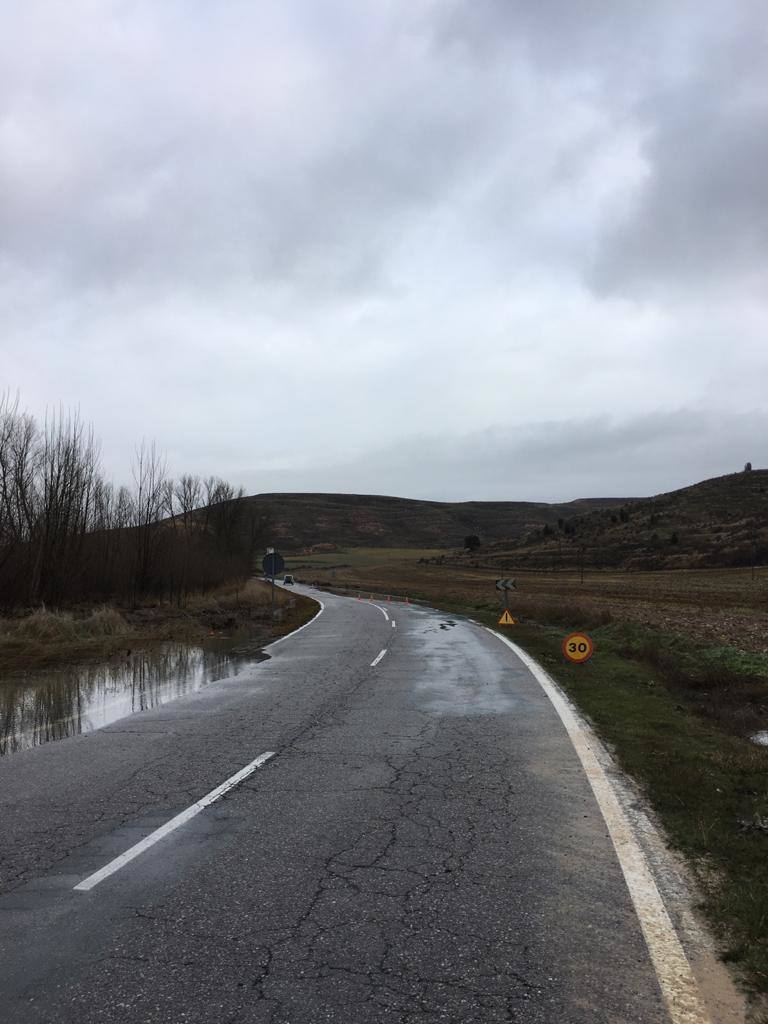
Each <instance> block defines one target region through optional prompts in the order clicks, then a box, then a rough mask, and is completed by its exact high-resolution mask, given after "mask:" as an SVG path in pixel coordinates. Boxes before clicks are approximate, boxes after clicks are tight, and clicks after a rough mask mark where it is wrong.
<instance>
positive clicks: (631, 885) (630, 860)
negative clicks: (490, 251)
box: [485, 626, 709, 1024]
mask: <svg viewBox="0 0 768 1024" xmlns="http://www.w3.org/2000/svg"><path fill="white" fill-rule="evenodd" d="M485 628H486V629H488V627H487V626H486V627H485ZM488 632H489V633H492V634H493V635H494V636H495V637H498V639H499V640H501V642H502V643H504V644H506V645H507V647H510V648H511V649H512V650H513V651H514V652H515V654H516V655H517V656H518V658H519V659H520V660H521V661H522V662H523V664H524V665H525V666H526V668H528V669H529V670H530V672H531V673H532V675H533V676H534V678H535V679H536V681H537V682H538V684H539V685H540V686H541V688H542V690H543V691H544V692H545V693H546V695H547V697H549V699H550V701H551V702H552V704H553V706H554V708H555V711H557V713H558V715H559V716H560V720H561V722H562V723H563V725H564V726H565V729H566V731H567V733H568V735H569V737H570V739H571V743H573V746H574V748H575V750H576V753H577V754H578V757H579V760H580V761H581V765H582V767H583V769H584V771H585V773H586V776H587V779H588V780H589V784H590V786H591V787H592V792H593V793H594V795H595V799H596V800H597V804H598V806H599V808H600V811H601V813H602V815H603V818H604V819H605V824H606V825H607V826H608V832H609V835H610V837H611V841H612V842H613V845H614V848H615V850H616V855H617V857H618V859H619V864H620V865H621V870H622V872H623V874H624V879H625V881H626V883H627V888H628V889H629V895H630V896H631V898H632V903H633V904H634V907H635V912H636V913H637V916H638V918H639V919H640V926H641V928H642V930H643V936H644V937H645V942H646V945H647V946H648V951H649V953H650V954H651V960H652V962H653V966H654V969H655V971H656V976H657V978H658V980H659V987H660V988H661V991H662V995H663V996H664V1000H665V1002H666V1004H667V1010H668V1011H669V1019H670V1021H672V1024H709V1016H708V1014H707V1013H706V1011H705V1010H704V1007H703V1006H702V1004H701V1000H700V998H699V991H698V987H697V985H696V979H695V978H694V976H693V972H692V971H691V967H690V964H689V963H688V960H687V958H686V956H685V951H684V950H683V947H682V945H681V944H680V940H679V938H678V937H677V933H676V932H675V928H674V925H673V924H672V922H671V920H670V918H669V914H668V913H667V911H666V908H665V906H664V902H663V900H662V898H661V894H660V893H659V890H658V888H657V886H656V882H655V881H654V878H653V875H652V874H651V869H650V867H649V866H648V862H647V861H646V859H645V854H644V853H643V851H642V849H641V848H640V844H639V843H638V841H637V839H636V838H635V836H634V833H633V832H632V826H631V825H630V823H629V820H628V819H627V817H626V815H625V814H624V811H623V810H622V808H621V805H620V803H619V801H618V798H617V797H616V794H615V793H614V791H613V788H612V787H611V784H610V782H609V781H608V778H607V777H606V775H605V772H604V771H603V768H602V766H601V764H600V762H599V761H598V759H597V757H596V756H595V754H594V752H593V750H592V748H591V747H590V745H589V736H588V734H587V732H586V731H585V730H584V729H583V728H582V726H581V724H580V723H579V721H578V719H577V717H576V715H574V713H573V711H572V709H571V707H570V706H569V704H568V702H567V701H566V700H565V699H564V697H563V695H562V694H561V693H560V689H559V688H558V686H557V684H556V683H555V682H554V680H553V679H552V678H551V677H550V676H549V675H548V673H547V672H545V671H544V669H543V668H542V667H541V665H539V664H538V662H536V661H535V660H534V659H533V658H532V657H531V656H530V654H528V653H527V652H526V651H524V650H523V649H522V648H521V647H518V646H517V644H515V643H512V641H511V640H508V639H507V638H506V637H505V636H502V635H501V634H500V633H497V632H496V630H495V629H488Z"/></svg>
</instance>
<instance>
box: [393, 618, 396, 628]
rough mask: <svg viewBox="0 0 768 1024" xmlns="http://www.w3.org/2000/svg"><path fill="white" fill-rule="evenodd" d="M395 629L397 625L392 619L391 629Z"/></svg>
mask: <svg viewBox="0 0 768 1024" xmlns="http://www.w3.org/2000/svg"><path fill="white" fill-rule="evenodd" d="M396 627H397V623H396V622H395V620H394V619H392V629H395V628H396Z"/></svg>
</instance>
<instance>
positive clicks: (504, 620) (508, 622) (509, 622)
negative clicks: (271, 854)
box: [499, 608, 517, 626]
mask: <svg viewBox="0 0 768 1024" xmlns="http://www.w3.org/2000/svg"><path fill="white" fill-rule="evenodd" d="M499 625H500V626H516V625H517V619H513V618H512V616H511V615H510V614H509V609H508V608H507V609H505V611H504V614H503V615H502V616H501V618H500V619H499Z"/></svg>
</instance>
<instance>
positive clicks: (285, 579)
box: [283, 572, 296, 587]
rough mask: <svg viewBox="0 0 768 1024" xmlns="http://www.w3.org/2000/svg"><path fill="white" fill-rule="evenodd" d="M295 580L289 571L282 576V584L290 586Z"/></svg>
mask: <svg viewBox="0 0 768 1024" xmlns="http://www.w3.org/2000/svg"><path fill="white" fill-rule="evenodd" d="M295 582H296V580H295V579H294V578H293V576H291V574H290V573H289V572H287V573H286V574H285V576H283V586H287V587H292V586H293V584H294V583H295Z"/></svg>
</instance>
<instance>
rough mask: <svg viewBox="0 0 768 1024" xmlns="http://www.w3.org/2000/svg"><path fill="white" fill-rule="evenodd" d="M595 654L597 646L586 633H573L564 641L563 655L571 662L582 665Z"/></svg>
mask: <svg viewBox="0 0 768 1024" xmlns="http://www.w3.org/2000/svg"><path fill="white" fill-rule="evenodd" d="M594 653H595V645H594V644H593V643H592V641H591V640H590V639H589V637H588V636H587V634H586V633H571V634H570V635H569V636H567V637H566V638H565V640H563V654H564V655H565V656H566V658H567V659H568V660H569V661H575V662H576V663H577V664H580V663H581V662H582V661H588V660H589V659H590V658H591V657H592V655H593V654H594Z"/></svg>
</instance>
